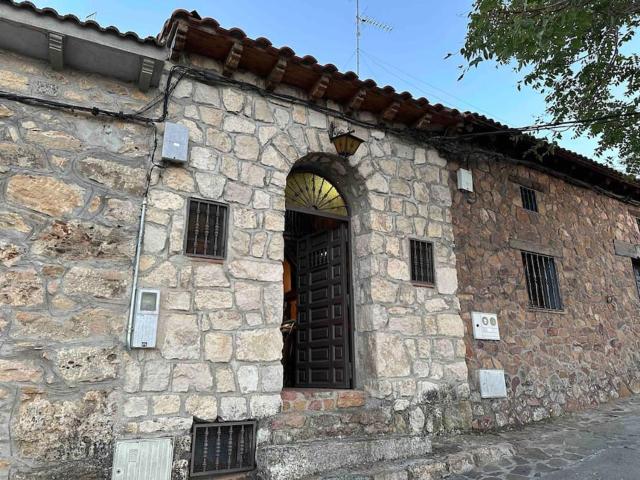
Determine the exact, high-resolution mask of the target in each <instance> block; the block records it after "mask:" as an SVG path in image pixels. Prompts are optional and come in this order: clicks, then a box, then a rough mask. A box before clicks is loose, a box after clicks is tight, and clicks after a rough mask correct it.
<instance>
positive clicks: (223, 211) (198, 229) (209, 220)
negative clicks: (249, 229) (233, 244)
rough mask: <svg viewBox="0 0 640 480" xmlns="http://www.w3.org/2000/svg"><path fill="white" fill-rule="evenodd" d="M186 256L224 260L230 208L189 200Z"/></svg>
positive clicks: (218, 204) (203, 201) (215, 203)
mask: <svg viewBox="0 0 640 480" xmlns="http://www.w3.org/2000/svg"><path fill="white" fill-rule="evenodd" d="M188 208H189V210H188V220H187V238H186V241H185V246H184V250H185V254H186V255H191V256H194V257H206V258H218V259H223V258H225V255H226V253H227V217H228V211H229V207H228V206H227V205H222V204H220V203H217V202H209V201H206V200H197V199H194V198H190V199H189V207H188Z"/></svg>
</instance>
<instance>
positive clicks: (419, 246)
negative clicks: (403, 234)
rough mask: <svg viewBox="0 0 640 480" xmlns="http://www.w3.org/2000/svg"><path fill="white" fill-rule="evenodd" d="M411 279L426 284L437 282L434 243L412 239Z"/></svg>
mask: <svg viewBox="0 0 640 480" xmlns="http://www.w3.org/2000/svg"><path fill="white" fill-rule="evenodd" d="M410 248H411V280H412V281H413V282H416V283H422V284H425V285H433V284H435V269H434V262H433V243H431V242H425V241H421V240H410Z"/></svg>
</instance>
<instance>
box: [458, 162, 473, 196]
mask: <svg viewBox="0 0 640 480" xmlns="http://www.w3.org/2000/svg"><path fill="white" fill-rule="evenodd" d="M458 190H465V191H467V192H473V175H472V173H471V170H467V169H466V168H459V169H458Z"/></svg>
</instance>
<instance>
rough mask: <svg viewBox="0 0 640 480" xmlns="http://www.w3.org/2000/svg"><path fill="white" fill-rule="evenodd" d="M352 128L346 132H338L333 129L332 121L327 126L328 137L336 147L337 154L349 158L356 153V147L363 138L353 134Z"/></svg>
mask: <svg viewBox="0 0 640 480" xmlns="http://www.w3.org/2000/svg"><path fill="white" fill-rule="evenodd" d="M353 132H354V130H347V131H346V132H338V131H336V129H335V125H334V124H333V123H332V124H331V125H330V127H329V138H330V140H331V143H333V145H334V146H335V147H336V152H338V155H340V156H341V157H344V158H349V157H350V156H351V155H353V154H354V153H356V151H357V150H358V147H359V146H360V144H362V142H364V140H362V139H361V138H358V137H356V136H355V135H353Z"/></svg>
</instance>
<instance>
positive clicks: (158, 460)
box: [111, 438, 173, 480]
mask: <svg viewBox="0 0 640 480" xmlns="http://www.w3.org/2000/svg"><path fill="white" fill-rule="evenodd" d="M172 463H173V442H172V441H171V439H170V438H154V439H144V440H143V439H140V440H120V441H117V442H116V448H115V452H114V454H113V470H112V471H111V480H170V479H171V464H172Z"/></svg>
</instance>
